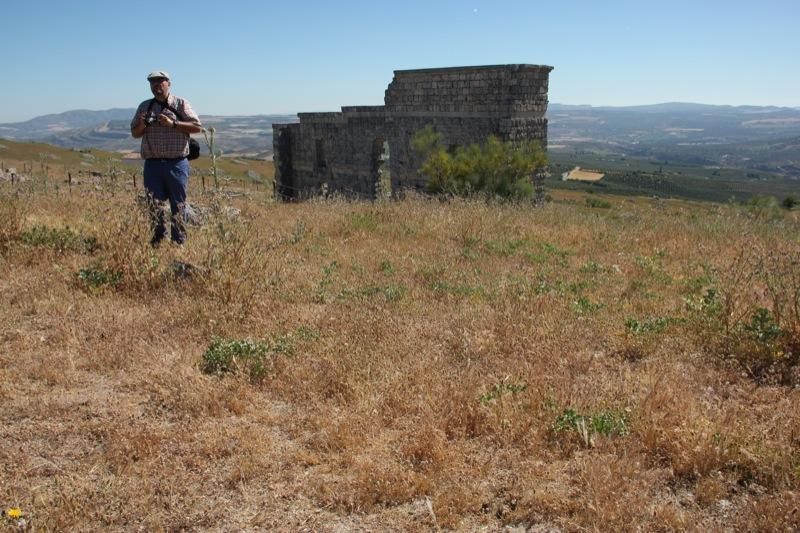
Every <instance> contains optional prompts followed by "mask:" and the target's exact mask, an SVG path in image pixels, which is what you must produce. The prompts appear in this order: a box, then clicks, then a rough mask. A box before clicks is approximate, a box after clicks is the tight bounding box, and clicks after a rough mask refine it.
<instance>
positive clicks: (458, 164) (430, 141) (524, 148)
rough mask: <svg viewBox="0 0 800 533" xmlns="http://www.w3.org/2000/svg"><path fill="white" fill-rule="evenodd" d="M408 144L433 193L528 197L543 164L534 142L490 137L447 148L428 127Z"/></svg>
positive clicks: (540, 151) (538, 148) (542, 158)
mask: <svg viewBox="0 0 800 533" xmlns="http://www.w3.org/2000/svg"><path fill="white" fill-rule="evenodd" d="M412 147H413V149H414V151H415V152H416V153H417V154H418V155H419V156H420V157H421V158H422V159H423V163H422V166H421V167H420V172H421V173H422V174H424V175H425V176H427V177H428V179H429V181H428V191H429V192H432V193H436V194H452V195H456V196H472V195H475V194H484V195H486V196H489V197H497V198H507V199H518V200H522V199H529V198H532V197H533V193H534V188H533V184H532V177H533V175H534V174H535V173H536V172H537V171H538V170H539V169H542V168H544V167H545V165H547V155H546V154H545V152H544V151H543V150H542V148H541V146H540V144H539V143H538V142H537V141H528V142H523V143H519V144H515V143H512V142H508V141H507V142H503V141H501V140H499V139H498V138H497V137H494V136H490V137H489V138H488V139H487V140H486V142H485V143H483V144H472V145H469V146H466V147H457V148H455V149H454V150H452V151H448V150H446V149H445V147H444V146H443V145H442V140H441V136H440V135H439V134H438V133H436V132H435V131H434V130H433V128H432V127H431V126H427V127H425V128H424V129H422V130H421V131H419V132H417V134H416V135H415V136H414V138H413V139H412Z"/></svg>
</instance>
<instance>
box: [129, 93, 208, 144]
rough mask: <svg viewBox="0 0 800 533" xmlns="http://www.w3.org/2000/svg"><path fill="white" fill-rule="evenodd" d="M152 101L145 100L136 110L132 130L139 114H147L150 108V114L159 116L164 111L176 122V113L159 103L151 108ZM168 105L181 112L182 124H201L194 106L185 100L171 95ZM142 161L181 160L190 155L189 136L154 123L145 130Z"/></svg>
mask: <svg viewBox="0 0 800 533" xmlns="http://www.w3.org/2000/svg"><path fill="white" fill-rule="evenodd" d="M150 102H152V99H150V100H145V101H144V102H142V103H141V104H139V107H138V108H137V109H136V114H135V115H134V116H133V120H131V128H133V127H134V125H135V124H136V117H137V116H138V115H139V113H146V112H147V110H148V108H149V109H150V114H152V115H154V116H156V117H157V116H158V115H160V114H161V112H162V111H164V114H165V115H167V116H168V117H170V118H171V119H173V120H175V119H176V117H175V113H173V112H172V111H170V110H169V109H167V108H166V107H164V106H162V105H161V104H160V103H159V102H158V101H156V102H155V103H154V104H153V107H152V108H150ZM167 103H168V104H169V105H170V106H171V107H172V108H173V109H177V110H178V111H180V113H181V116H180V117H179V118H177V120H180V121H181V122H183V121H186V122H194V123H195V124H198V125H199V124H200V118H199V117H198V116H197V113H195V112H194V109H192V105H191V104H190V103H189V102H188V100H185V99H183V98H179V97H177V96H174V95H171V94H170V95H169V98H168V100H167ZM141 154H142V159H180V158H181V157H186V156H187V155H189V134H188V133H183V132H181V131H178V130H176V129H175V128H171V127H168V126H162V125H161V124H159V123H158V122H153V123H152V124H150V125H149V126H147V128H146V129H145V130H144V136H143V137H142V148H141Z"/></svg>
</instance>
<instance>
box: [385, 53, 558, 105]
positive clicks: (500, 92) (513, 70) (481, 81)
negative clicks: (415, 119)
mask: <svg viewBox="0 0 800 533" xmlns="http://www.w3.org/2000/svg"><path fill="white" fill-rule="evenodd" d="M551 70H553V67H551V66H548V65H528V64H512V65H488V66H478V67H448V68H433V69H416V70H396V71H395V72H394V79H393V80H392V82H391V83H390V84H389V87H388V89H387V90H386V96H385V99H384V101H385V103H386V107H387V109H388V110H389V111H390V112H391V113H392V114H393V115H412V116H414V115H421V114H425V115H427V116H431V115H458V116H481V115H493V116H498V115H501V116H506V117H519V116H525V117H537V118H538V117H544V114H545V112H546V111H547V90H548V80H549V75H550V71H551Z"/></svg>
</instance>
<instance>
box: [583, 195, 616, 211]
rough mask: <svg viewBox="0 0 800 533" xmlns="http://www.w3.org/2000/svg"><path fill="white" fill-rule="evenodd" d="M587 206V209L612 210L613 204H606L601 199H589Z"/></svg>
mask: <svg viewBox="0 0 800 533" xmlns="http://www.w3.org/2000/svg"><path fill="white" fill-rule="evenodd" d="M585 204H586V207H589V208H592V209H610V208H611V203H610V202H606V201H605V200H601V199H599V198H587V199H586V202H585Z"/></svg>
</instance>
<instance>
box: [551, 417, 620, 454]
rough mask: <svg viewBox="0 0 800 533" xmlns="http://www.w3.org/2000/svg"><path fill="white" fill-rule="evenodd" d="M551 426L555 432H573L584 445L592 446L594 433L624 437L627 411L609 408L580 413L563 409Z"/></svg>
mask: <svg viewBox="0 0 800 533" xmlns="http://www.w3.org/2000/svg"><path fill="white" fill-rule="evenodd" d="M552 428H553V431H554V432H555V433H557V434H558V433H565V432H575V433H576V434H578V435H579V436H580V438H581V440H582V441H583V444H584V445H585V446H586V447H591V446H594V437H595V435H602V436H604V437H624V436H625V435H627V434H628V432H629V429H628V415H627V413H625V412H620V411H611V410H603V411H600V412H599V413H595V414H581V413H579V412H577V411H575V410H574V409H564V411H563V412H562V413H561V414H560V415H559V416H558V417H556V419H555V420H554V421H553V426H552Z"/></svg>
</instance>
